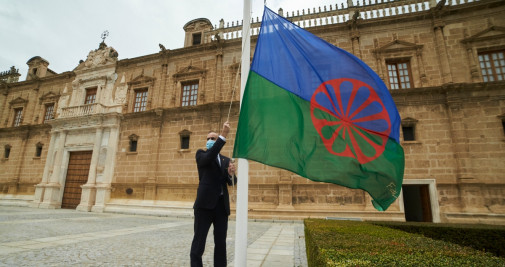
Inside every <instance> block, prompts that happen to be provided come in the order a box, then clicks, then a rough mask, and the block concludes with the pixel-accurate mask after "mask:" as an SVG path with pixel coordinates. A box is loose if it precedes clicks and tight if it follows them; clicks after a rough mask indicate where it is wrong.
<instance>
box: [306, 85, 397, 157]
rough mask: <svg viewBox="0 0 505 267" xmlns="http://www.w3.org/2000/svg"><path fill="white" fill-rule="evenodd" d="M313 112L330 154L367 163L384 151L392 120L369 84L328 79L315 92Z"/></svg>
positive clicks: (311, 105)
mask: <svg viewBox="0 0 505 267" xmlns="http://www.w3.org/2000/svg"><path fill="white" fill-rule="evenodd" d="M310 113H311V117H312V123H313V124H314V127H315V128H316V130H317V132H318V133H319V136H321V139H322V140H323V143H324V145H325V147H326V149H327V150H328V151H329V152H330V153H332V154H334V155H337V156H344V157H351V158H356V159H357V160H358V162H359V163H361V164H364V163H367V162H369V161H372V160H374V159H376V158H377V157H379V156H380V155H381V154H382V152H384V148H385V146H386V143H387V140H388V136H389V133H390V132H391V121H390V119H389V115H388V113H387V110H386V108H385V107H384V104H383V103H382V100H381V99H380V98H379V96H378V95H377V93H376V92H375V90H374V89H373V88H372V87H371V86H370V85H368V84H366V83H364V82H362V81H359V80H355V79H347V78H341V79H334V80H329V81H326V82H324V83H322V84H321V85H320V86H319V87H318V88H317V89H316V91H315V92H314V94H313V95H312V98H311V100H310Z"/></svg>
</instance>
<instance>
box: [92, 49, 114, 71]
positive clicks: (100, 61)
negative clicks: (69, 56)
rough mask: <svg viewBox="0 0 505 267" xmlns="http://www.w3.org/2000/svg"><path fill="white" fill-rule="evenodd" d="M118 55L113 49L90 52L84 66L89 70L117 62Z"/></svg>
mask: <svg viewBox="0 0 505 267" xmlns="http://www.w3.org/2000/svg"><path fill="white" fill-rule="evenodd" d="M117 57H118V53H117V52H116V50H115V49H114V48H112V47H105V48H103V49H97V50H95V51H90V52H89V54H88V58H87V59H86V61H85V62H84V66H85V67H87V68H94V67H98V66H99V65H105V64H107V63H109V62H112V63H114V62H116V61H117Z"/></svg>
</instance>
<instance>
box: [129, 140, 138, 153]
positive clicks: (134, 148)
mask: <svg viewBox="0 0 505 267" xmlns="http://www.w3.org/2000/svg"><path fill="white" fill-rule="evenodd" d="M130 152H137V140H130Z"/></svg>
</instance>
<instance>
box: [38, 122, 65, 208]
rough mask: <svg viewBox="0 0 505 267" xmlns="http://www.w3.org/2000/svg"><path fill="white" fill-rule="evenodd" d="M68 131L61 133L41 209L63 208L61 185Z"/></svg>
mask: <svg viewBox="0 0 505 267" xmlns="http://www.w3.org/2000/svg"><path fill="white" fill-rule="evenodd" d="M67 134H68V131H60V132H59V134H58V140H57V142H56V147H55V157H54V164H53V171H52V174H48V184H47V185H45V190H44V200H43V202H42V203H40V205H39V207H40V208H53V209H54V208H60V207H61V190H62V188H61V184H60V175H61V169H63V168H65V167H64V166H63V153H64V152H65V150H64V148H65V141H66V139H67Z"/></svg>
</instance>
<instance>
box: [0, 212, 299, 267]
mask: <svg viewBox="0 0 505 267" xmlns="http://www.w3.org/2000/svg"><path fill="white" fill-rule="evenodd" d="M228 228H229V229H228V238H227V252H228V263H229V264H228V265H229V266H234V264H233V259H234V254H233V251H234V250H235V245H234V240H235V221H233V220H230V222H229V227H228ZM248 228H249V229H248V255H247V266H307V259H306V254H305V238H304V232H303V224H302V222H301V221H294V222H274V221H249V223H248ZM192 238H193V219H192V218H189V217H155V216H142V215H124V214H111V213H89V212H78V211H75V210H65V209H58V210H47V209H33V208H27V207H10V206H0V266H70V265H72V266H189V251H190V247H191V241H192ZM213 251H214V241H213V237H212V229H210V231H209V236H208V238H207V245H206V249H205V254H204V256H203V261H204V265H205V266H213V264H212V262H213V259H212V258H213Z"/></svg>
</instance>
